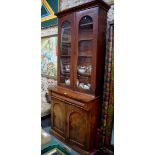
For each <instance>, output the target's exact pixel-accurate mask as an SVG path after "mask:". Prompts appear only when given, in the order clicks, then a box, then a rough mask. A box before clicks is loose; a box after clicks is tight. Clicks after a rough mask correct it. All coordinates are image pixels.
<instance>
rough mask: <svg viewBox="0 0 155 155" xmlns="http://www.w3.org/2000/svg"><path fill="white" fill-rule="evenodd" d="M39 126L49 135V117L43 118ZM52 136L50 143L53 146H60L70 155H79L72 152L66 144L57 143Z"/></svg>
mask: <svg viewBox="0 0 155 155" xmlns="http://www.w3.org/2000/svg"><path fill="white" fill-rule="evenodd" d="M41 126H42V128H43V129H44V130H45V131H46V132H47V133H49V134H50V135H51V132H50V128H51V123H50V116H48V117H45V118H43V119H42V120H41ZM51 136H52V142H53V143H54V144H59V145H60V146H62V147H63V148H65V149H67V150H69V152H70V154H71V155H80V154H79V153H77V152H76V151H74V150H73V149H71V148H70V147H69V146H67V145H66V144H64V143H62V142H61V141H59V140H58V139H57V138H56V137H54V136H53V135H51Z"/></svg>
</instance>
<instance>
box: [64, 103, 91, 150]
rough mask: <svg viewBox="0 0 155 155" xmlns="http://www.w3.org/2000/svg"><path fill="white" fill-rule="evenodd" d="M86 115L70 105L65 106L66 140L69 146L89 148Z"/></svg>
mask: <svg viewBox="0 0 155 155" xmlns="http://www.w3.org/2000/svg"><path fill="white" fill-rule="evenodd" d="M88 122H89V120H88V114H87V112H86V111H84V110H81V109H80V108H77V107H75V106H72V105H68V106H67V140H68V142H69V143H70V144H76V145H77V146H79V147H81V148H83V149H87V148H88V147H89V127H88Z"/></svg>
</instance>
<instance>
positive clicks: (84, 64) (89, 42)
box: [77, 16, 93, 90]
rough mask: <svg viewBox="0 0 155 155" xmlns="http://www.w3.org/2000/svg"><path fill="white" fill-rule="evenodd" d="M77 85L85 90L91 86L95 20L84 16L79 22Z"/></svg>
mask: <svg viewBox="0 0 155 155" xmlns="http://www.w3.org/2000/svg"><path fill="white" fill-rule="evenodd" d="M78 46H79V47H78V66H77V87H79V88H81V89H85V90H90V88H91V71H92V51H93V20H92V18H91V17H90V16H85V17H83V18H82V19H81V20H80V22H79V40H78Z"/></svg>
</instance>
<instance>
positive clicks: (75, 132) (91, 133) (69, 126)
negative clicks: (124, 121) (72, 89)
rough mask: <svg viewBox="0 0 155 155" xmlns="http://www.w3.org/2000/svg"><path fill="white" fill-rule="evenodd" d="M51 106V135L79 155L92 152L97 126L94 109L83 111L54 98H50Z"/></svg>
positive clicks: (69, 103)
mask: <svg viewBox="0 0 155 155" xmlns="http://www.w3.org/2000/svg"><path fill="white" fill-rule="evenodd" d="M91 104H93V103H91ZM94 104H96V106H97V105H98V104H97V103H94ZM51 105H52V107H51V120H52V133H53V134H54V135H55V136H57V137H58V138H60V139H61V140H63V141H64V142H66V143H67V144H68V145H69V146H71V147H72V148H73V149H75V150H76V151H78V152H80V154H87V153H86V152H89V150H92V149H93V148H94V144H95V134H96V130H95V129H96V125H97V123H96V121H97V120H96V119H97V114H96V113H95V111H96V110H95V108H94V109H90V110H88V109H84V108H81V107H79V106H77V105H74V104H72V103H71V102H68V101H67V99H66V100H62V99H61V98H55V97H52V104H51ZM92 107H93V106H92ZM84 152H85V153H84Z"/></svg>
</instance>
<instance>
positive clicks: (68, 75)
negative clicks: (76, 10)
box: [58, 14, 74, 88]
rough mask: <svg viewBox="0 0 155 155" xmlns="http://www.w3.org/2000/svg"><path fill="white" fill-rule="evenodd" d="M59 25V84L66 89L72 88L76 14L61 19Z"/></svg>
mask: <svg viewBox="0 0 155 155" xmlns="http://www.w3.org/2000/svg"><path fill="white" fill-rule="evenodd" d="M58 25H59V26H58V31H59V32H58V84H59V85H61V86H64V87H69V88H72V86H73V66H72V63H73V62H72V51H73V49H74V38H73V31H74V14H70V15H66V16H64V17H61V18H60V19H59V24H58Z"/></svg>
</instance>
